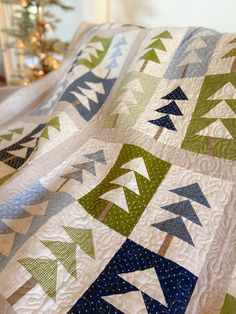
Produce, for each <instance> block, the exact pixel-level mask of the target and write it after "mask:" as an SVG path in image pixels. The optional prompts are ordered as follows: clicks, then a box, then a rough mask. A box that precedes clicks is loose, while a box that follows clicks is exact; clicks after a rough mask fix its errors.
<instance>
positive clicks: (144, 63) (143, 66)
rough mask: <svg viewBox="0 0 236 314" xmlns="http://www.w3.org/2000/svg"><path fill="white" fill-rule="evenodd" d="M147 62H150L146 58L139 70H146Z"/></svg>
mask: <svg viewBox="0 0 236 314" xmlns="http://www.w3.org/2000/svg"><path fill="white" fill-rule="evenodd" d="M147 64H148V60H147V59H146V60H145V61H144V62H143V64H142V66H141V68H140V70H139V72H143V71H144V70H145V68H146V66H147Z"/></svg>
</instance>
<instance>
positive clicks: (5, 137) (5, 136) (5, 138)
mask: <svg viewBox="0 0 236 314" xmlns="http://www.w3.org/2000/svg"><path fill="white" fill-rule="evenodd" d="M12 136H13V134H12V133H9V134H2V135H0V137H1V138H2V139H4V140H6V141H11V139H12Z"/></svg>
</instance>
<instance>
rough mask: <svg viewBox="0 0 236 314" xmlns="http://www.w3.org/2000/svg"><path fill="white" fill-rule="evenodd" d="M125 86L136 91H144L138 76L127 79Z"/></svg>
mask: <svg viewBox="0 0 236 314" xmlns="http://www.w3.org/2000/svg"><path fill="white" fill-rule="evenodd" d="M126 87H127V88H128V89H132V90H134V91H136V92H140V93H144V89H143V87H142V84H141V83H140V81H139V79H138V78H135V79H134V80H132V81H129V82H128V84H127V85H126Z"/></svg>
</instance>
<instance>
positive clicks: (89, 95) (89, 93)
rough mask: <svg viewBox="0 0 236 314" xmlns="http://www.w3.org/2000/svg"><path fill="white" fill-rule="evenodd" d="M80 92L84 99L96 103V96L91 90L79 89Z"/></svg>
mask: <svg viewBox="0 0 236 314" xmlns="http://www.w3.org/2000/svg"><path fill="white" fill-rule="evenodd" d="M80 90H81V92H82V93H83V94H84V96H85V97H87V98H88V99H90V100H92V101H94V102H95V103H98V98H97V94H96V92H95V91H94V90H93V89H87V88H82V87H80Z"/></svg>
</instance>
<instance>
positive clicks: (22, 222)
mask: <svg viewBox="0 0 236 314" xmlns="http://www.w3.org/2000/svg"><path fill="white" fill-rule="evenodd" d="M32 220H33V216H29V217H26V218H16V219H2V221H3V222H4V223H5V224H6V225H7V226H8V227H9V228H10V229H11V230H13V231H15V232H16V233H19V234H26V233H27V231H28V230H29V227H30V226H31V223H32Z"/></svg>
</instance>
